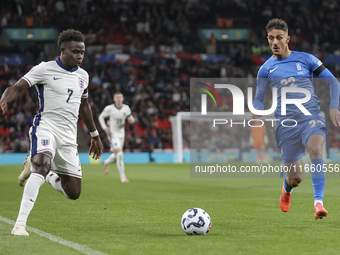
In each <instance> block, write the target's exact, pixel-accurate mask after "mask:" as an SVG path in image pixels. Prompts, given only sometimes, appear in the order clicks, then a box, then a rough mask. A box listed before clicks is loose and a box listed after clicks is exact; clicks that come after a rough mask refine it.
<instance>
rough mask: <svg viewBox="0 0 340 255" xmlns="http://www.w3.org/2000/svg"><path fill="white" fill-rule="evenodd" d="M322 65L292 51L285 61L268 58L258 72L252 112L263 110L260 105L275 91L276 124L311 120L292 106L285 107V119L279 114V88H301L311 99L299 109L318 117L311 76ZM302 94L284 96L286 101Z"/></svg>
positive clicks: (311, 56)
mask: <svg viewBox="0 0 340 255" xmlns="http://www.w3.org/2000/svg"><path fill="white" fill-rule="evenodd" d="M321 65H322V62H321V61H320V60H319V59H317V58H316V57H314V56H313V55H311V54H309V53H304V52H298V51H292V54H290V55H289V56H288V57H286V58H282V59H276V58H274V56H271V57H270V58H269V59H268V60H267V61H266V62H265V63H264V64H263V65H262V66H261V68H260V70H259V72H258V80H257V88H256V97H255V100H254V107H255V109H259V110H263V101H264V98H265V96H266V93H267V91H268V89H269V87H270V89H273V88H277V89H278V91H277V92H278V95H277V96H278V101H277V108H276V110H275V117H276V118H277V119H279V120H283V119H294V120H305V119H308V118H310V117H311V116H310V115H309V116H308V115H305V114H304V113H303V112H302V111H301V110H300V109H299V108H298V107H297V106H296V105H295V104H287V105H286V115H282V113H281V88H283V87H291V88H304V89H307V90H308V91H309V92H310V93H311V99H310V100H309V101H308V102H306V103H303V104H302V105H303V106H304V107H305V108H306V109H307V110H308V111H309V112H310V113H311V114H312V116H317V115H318V114H319V113H320V107H319V102H320V101H319V99H318V97H317V96H316V95H315V91H314V86H313V80H312V78H313V72H314V71H315V70H316V69H318V68H319V67H320V66H321ZM305 97H306V95H305V94H304V93H292V92H289V93H287V94H286V98H287V99H301V98H305Z"/></svg>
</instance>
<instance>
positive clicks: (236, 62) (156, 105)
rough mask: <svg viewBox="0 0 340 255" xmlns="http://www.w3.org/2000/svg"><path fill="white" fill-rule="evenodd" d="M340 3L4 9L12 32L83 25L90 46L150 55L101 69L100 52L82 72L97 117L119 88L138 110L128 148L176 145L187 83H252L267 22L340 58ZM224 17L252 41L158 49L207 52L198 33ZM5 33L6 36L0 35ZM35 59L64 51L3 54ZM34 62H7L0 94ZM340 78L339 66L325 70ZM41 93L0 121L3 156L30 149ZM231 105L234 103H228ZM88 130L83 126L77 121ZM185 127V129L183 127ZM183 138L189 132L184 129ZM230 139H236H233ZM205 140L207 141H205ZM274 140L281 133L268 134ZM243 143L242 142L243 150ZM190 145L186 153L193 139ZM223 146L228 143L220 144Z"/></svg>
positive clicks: (106, 2)
mask: <svg viewBox="0 0 340 255" xmlns="http://www.w3.org/2000/svg"><path fill="white" fill-rule="evenodd" d="M339 11H340V4H339V3H338V2H337V1H335V0H325V1H322V4H319V1H316V0H310V1H294V0H277V1H255V0H234V1H207V0H187V1H179V0H171V1H170V0H169V1H168V0H153V1H151V0H144V1H142V0H140V1H134V0H102V1H92V0H80V1H76V0H74V1H63V0H49V1H45V0H32V1H20V0H18V1H10V0H4V1H2V3H1V5H0V26H1V29H3V28H8V27H16V28H17V27H56V28H57V29H58V30H59V31H62V30H64V29H67V28H71V27H72V28H74V29H79V30H80V31H82V32H83V33H84V34H85V38H86V45H88V46H92V45H105V44H107V43H112V44H120V45H122V47H123V50H122V52H123V53H126V54H135V55H136V54H137V55H138V54H142V53H145V52H148V54H150V55H152V57H151V59H149V61H148V62H147V63H144V64H140V63H133V62H132V63H131V62H128V63H127V62H124V63H123V62H119V61H117V62H116V63H108V62H106V63H97V64H94V62H95V60H94V56H91V55H87V56H86V58H85V60H84V62H83V68H84V69H85V70H87V71H88V72H89V75H90V86H89V95H90V104H91V107H92V110H93V114H94V118H95V120H97V118H98V115H99V114H100V112H101V111H102V110H103V109H104V107H105V106H106V105H108V104H112V103H113V100H112V95H113V93H114V92H115V91H121V92H122V93H123V94H124V97H125V103H126V104H128V105H129V106H130V107H131V110H132V112H133V115H134V117H135V119H136V120H137V121H136V123H135V124H134V125H131V126H128V125H127V127H126V128H127V129H126V130H127V133H126V141H125V149H127V150H132V149H140V150H141V151H149V150H150V148H151V149H154V148H155V149H157V148H158V149H166V148H172V135H171V125H170V122H169V117H170V116H174V115H176V113H177V112H178V111H189V110H190V77H216V78H219V77H240V78H241V77H242V78H243V77H248V78H255V77H256V74H257V70H258V68H259V64H258V63H255V62H253V61H252V55H253V54H254V47H255V48H260V47H261V46H262V45H265V44H266V38H265V37H266V34H265V31H264V27H265V24H266V23H267V22H268V20H269V19H270V18H272V17H280V18H283V19H285V20H287V22H288V25H289V26H290V27H291V29H290V30H289V33H290V35H291V36H292V39H291V43H290V48H291V49H293V50H301V51H306V52H311V53H314V54H334V53H335V54H337V53H338V52H337V48H336V47H335V46H336V45H339V43H340V37H339V31H338V30H337V27H336V24H337V23H338V22H339V16H338V15H337V13H338V12H339ZM218 18H230V19H232V20H233V23H234V26H235V27H245V28H250V29H251V30H252V31H253V32H254V34H255V35H254V36H252V37H251V38H250V40H249V42H236V43H231V44H230V45H228V52H227V55H226V57H225V58H223V59H222V60H218V61H215V62H206V61H202V60H201V59H195V58H194V57H187V58H186V57H182V58H164V57H163V56H162V54H161V47H162V46H166V47H172V48H173V49H174V48H176V49H177V51H178V52H181V54H183V55H185V54H197V53H206V47H205V45H203V44H202V43H201V41H200V39H199V37H198V33H197V30H198V29H199V28H203V27H209V28H211V27H216V26H217V25H216V20H217V19H218ZM1 31H2V30H1ZM10 52H12V53H21V54H29V55H30V56H31V57H32V62H33V63H34V64H37V63H39V62H40V61H41V60H45V61H46V60H50V59H53V58H55V56H56V54H57V52H45V51H44V50H43V45H42V44H41V43H37V44H35V45H32V46H30V47H28V48H26V49H22V48H19V47H18V46H17V45H14V46H12V47H10V48H6V47H2V50H1V52H0V53H2V54H4V53H6V54H7V53H10ZM31 67H32V64H26V63H23V64H21V65H18V64H13V65H8V64H7V63H6V61H1V62H0V94H2V93H3V92H4V90H5V89H6V88H7V87H8V86H11V85H13V84H14V83H15V82H16V81H17V80H18V79H19V78H20V77H21V76H22V75H24V74H25V73H26V72H27V71H28V70H29V69H30V68H31ZM327 67H328V68H329V69H330V70H331V72H332V73H333V74H334V75H335V76H336V77H340V66H339V65H336V64H330V65H328V66H327ZM327 93H329V91H328V88H327V89H325V87H324V86H323V85H322V84H319V83H317V84H316V94H317V95H318V96H319V98H321V99H322V100H321V109H323V110H324V111H325V112H327V110H325V109H327V108H328V105H329V101H327V100H325V99H324V98H329V97H328V96H327ZM35 102H38V99H37V93H36V91H35V89H33V88H31V89H30V90H28V91H27V92H25V93H24V94H23V95H22V97H21V98H20V99H16V100H14V101H13V102H12V103H11V105H10V107H9V110H8V111H7V112H6V114H5V115H0V153H1V152H11V151H13V152H27V151H28V146H29V141H28V129H29V127H30V125H31V123H32V120H33V117H34V115H35V113H36V111H37V109H38V105H37V104H36V103H35ZM229 106H230V107H232V106H231V104H230V105H229ZM79 124H80V126H81V127H82V130H83V131H84V132H83V133H84V134H86V130H85V126H84V125H83V123H82V122H81V121H80V122H79ZM96 125H97V127H98V129H99V131H100V134H101V138H102V141H103V145H104V149H105V150H106V151H108V150H109V142H108V140H107V138H106V135H105V132H103V130H101V128H100V125H99V123H98V122H97V123H96ZM328 127H329V128H330V138H329V139H330V146H331V147H335V146H339V145H340V137H338V135H337V133H338V132H337V131H338V129H337V128H333V127H332V125H330V123H328ZM184 130H188V128H186V127H184ZM185 132H186V131H185ZM234 135H235V134H232V133H230V134H226V137H225V139H223V140H225V141H226V143H228V141H229V143H231V145H230V146H231V147H239V148H241V147H244V148H246V147H247V142H246V141H243V140H242V139H239V140H238V139H231V138H230V137H234ZM228 137H229V138H228ZM207 139H208V138H207ZM269 140H270V141H273V144H271V145H269V146H273V148H275V147H276V146H275V144H274V141H275V139H274V133H273V132H272V133H269ZM238 143H242V144H243V145H240V144H238ZM184 144H185V146H186V147H189V140H187V139H186V140H185V141H184ZM218 144H219V145H218V146H219V147H223V143H222V142H221V141H218Z"/></svg>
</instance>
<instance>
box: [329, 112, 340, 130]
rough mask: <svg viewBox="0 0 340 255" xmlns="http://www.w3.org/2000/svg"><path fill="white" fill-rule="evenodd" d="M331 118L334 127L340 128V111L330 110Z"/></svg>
mask: <svg viewBox="0 0 340 255" xmlns="http://www.w3.org/2000/svg"><path fill="white" fill-rule="evenodd" d="M329 117H330V118H331V120H332V122H333V125H334V126H336V127H340V112H339V111H338V109H335V108H331V109H329Z"/></svg>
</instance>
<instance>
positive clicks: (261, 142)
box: [249, 122, 268, 163]
mask: <svg viewBox="0 0 340 255" xmlns="http://www.w3.org/2000/svg"><path fill="white" fill-rule="evenodd" d="M249 140H250V145H252V146H253V148H255V149H256V162H257V163H260V162H261V161H262V162H267V159H266V154H265V148H266V144H268V136H267V130H266V126H265V125H264V124H263V125H261V123H260V122H256V123H255V124H254V125H253V126H252V127H251V131H250V139H249Z"/></svg>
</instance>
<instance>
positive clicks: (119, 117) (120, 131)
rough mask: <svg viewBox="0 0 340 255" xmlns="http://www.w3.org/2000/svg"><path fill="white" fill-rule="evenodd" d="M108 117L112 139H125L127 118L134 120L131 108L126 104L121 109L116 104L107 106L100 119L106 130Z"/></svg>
mask: <svg viewBox="0 0 340 255" xmlns="http://www.w3.org/2000/svg"><path fill="white" fill-rule="evenodd" d="M107 117H110V131H111V137H112V138H122V137H125V121H126V119H127V118H133V117H132V115H131V109H130V107H129V106H128V105H126V104H123V105H122V107H121V108H120V109H118V108H117V107H116V106H115V105H114V104H112V105H108V106H106V107H105V108H104V110H103V112H102V113H101V114H100V115H99V117H98V120H99V123H100V125H101V126H102V129H104V130H105V128H106V127H107V126H106V123H105V118H107Z"/></svg>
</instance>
